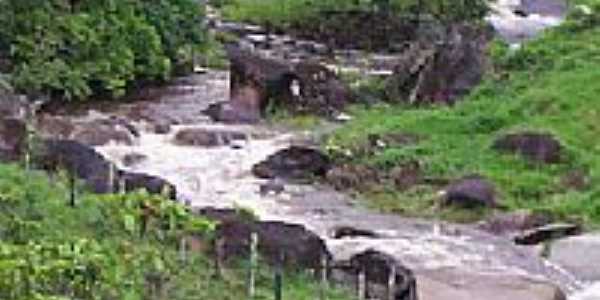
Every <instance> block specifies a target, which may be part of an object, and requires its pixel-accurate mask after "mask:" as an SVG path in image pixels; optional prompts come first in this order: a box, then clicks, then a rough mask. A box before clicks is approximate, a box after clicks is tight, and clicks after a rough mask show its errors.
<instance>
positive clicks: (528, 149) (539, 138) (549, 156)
mask: <svg viewBox="0 0 600 300" xmlns="http://www.w3.org/2000/svg"><path fill="white" fill-rule="evenodd" d="M493 148H494V149H495V150H497V151H500V152H505V153H512V154H519V155H521V156H523V157H524V158H526V159H528V160H530V161H532V162H537V163H548V164H552V163H559V162H560V161H561V156H562V146H561V144H560V142H559V141H558V140H557V139H556V138H554V136H552V135H551V134H545V133H535V132H523V133H515V134H508V135H505V136H503V137H500V138H499V139H497V140H496V141H495V142H494V145H493Z"/></svg>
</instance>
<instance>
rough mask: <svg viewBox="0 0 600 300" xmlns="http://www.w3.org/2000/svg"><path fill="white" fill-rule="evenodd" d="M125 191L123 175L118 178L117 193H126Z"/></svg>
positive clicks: (125, 185) (125, 184)
mask: <svg viewBox="0 0 600 300" xmlns="http://www.w3.org/2000/svg"><path fill="white" fill-rule="evenodd" d="M126 193H127V183H126V182H125V177H124V176H121V177H120V178H119V194H122V195H124V194H126Z"/></svg>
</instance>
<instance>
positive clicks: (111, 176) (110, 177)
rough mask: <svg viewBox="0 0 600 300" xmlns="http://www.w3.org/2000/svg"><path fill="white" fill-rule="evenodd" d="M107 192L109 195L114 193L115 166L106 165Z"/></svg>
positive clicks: (111, 164)
mask: <svg viewBox="0 0 600 300" xmlns="http://www.w3.org/2000/svg"><path fill="white" fill-rule="evenodd" d="M107 183H108V190H109V191H110V193H114V192H115V164H113V163H110V164H109V165H108V182H107Z"/></svg>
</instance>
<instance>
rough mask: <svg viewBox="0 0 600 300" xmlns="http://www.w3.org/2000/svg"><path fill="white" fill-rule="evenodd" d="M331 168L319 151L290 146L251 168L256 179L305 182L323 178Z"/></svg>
mask: <svg viewBox="0 0 600 300" xmlns="http://www.w3.org/2000/svg"><path fill="white" fill-rule="evenodd" d="M330 168H331V161H330V159H329V157H328V156H327V155H325V154H323V153H322V152H321V151H319V150H316V149H311V148H306V147H299V146H292V147H289V148H286V149H283V150H280V151H278V152H276V153H275V154H273V155H270V156H269V157H267V159H266V160H264V161H263V162H260V163H258V164H256V165H254V166H253V167H252V173H253V174H254V175H255V176H256V177H258V178H264V179H273V178H282V179H299V180H307V179H312V178H313V177H315V176H325V175H326V174H327V171H328V170H329V169H330Z"/></svg>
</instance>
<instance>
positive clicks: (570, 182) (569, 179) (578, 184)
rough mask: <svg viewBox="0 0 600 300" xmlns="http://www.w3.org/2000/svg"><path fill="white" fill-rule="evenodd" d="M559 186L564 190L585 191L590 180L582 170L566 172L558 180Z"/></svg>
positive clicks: (588, 186)
mask: <svg viewBox="0 0 600 300" xmlns="http://www.w3.org/2000/svg"><path fill="white" fill-rule="evenodd" d="M560 183H561V186H562V187H563V188H566V189H570V190H576V191H585V190H587V189H589V188H590V184H591V182H590V178H589V176H588V174H587V173H586V172H585V171H583V170H573V171H569V172H567V173H566V174H565V175H563V176H562V177H561V179H560Z"/></svg>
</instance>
